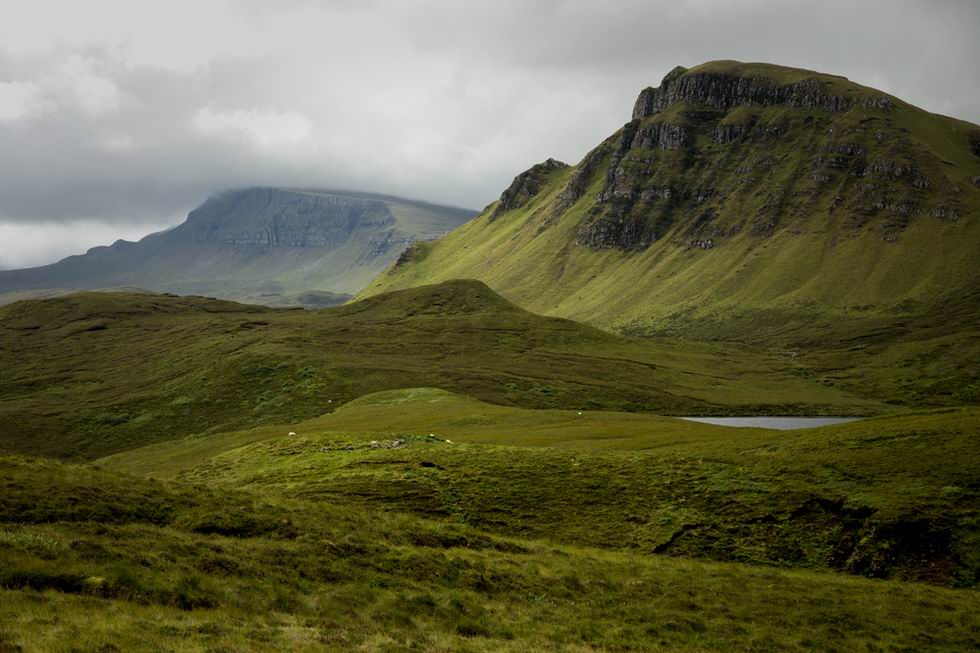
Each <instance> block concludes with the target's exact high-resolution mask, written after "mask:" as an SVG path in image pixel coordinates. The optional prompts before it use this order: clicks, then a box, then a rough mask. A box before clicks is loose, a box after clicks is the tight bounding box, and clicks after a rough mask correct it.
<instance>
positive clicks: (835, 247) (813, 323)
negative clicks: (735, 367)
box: [360, 61, 980, 402]
mask: <svg viewBox="0 0 980 653" xmlns="http://www.w3.org/2000/svg"><path fill="white" fill-rule="evenodd" d="M978 260H980V127H978V126H977V125H974V124H971V123H967V122H963V121H960V120H955V119H952V118H947V117H944V116H939V115H935V114H931V113H928V112H926V111H923V110H921V109H918V108H916V107H913V106H911V105H909V104H907V103H905V102H902V101H901V100H899V99H897V98H894V97H891V96H889V95H887V94H884V93H881V92H879V91H876V90H874V89H870V88H867V87H863V86H860V85H858V84H855V83H853V82H851V81H849V80H847V79H845V78H843V77H837V76H832V75H825V74H820V73H816V72H812V71H806V70H797V69H792V68H783V67H779V66H772V65H765V64H743V63H738V62H733V61H717V62H711V63H707V64H703V65H701V66H697V67H695V68H691V69H684V68H676V69H675V70H673V71H671V73H670V74H668V75H667V76H666V77H665V78H664V80H663V82H662V83H661V85H660V86H659V87H657V88H647V89H644V90H643V91H642V92H641V93H640V96H639V98H638V99H637V101H636V105H635V107H634V110H633V116H632V119H631V120H630V121H629V122H628V123H626V124H625V125H624V126H623V128H622V129H620V130H618V131H617V132H616V133H615V134H613V135H612V136H610V137H609V138H608V139H606V140H605V141H603V142H602V143H601V144H599V146H598V147H596V148H595V149H593V150H592V151H591V152H589V153H588V154H587V155H586V156H585V158H584V159H583V160H582V161H581V162H579V163H578V165H575V166H568V165H565V164H562V163H560V162H557V161H554V160H550V159H549V160H548V161H546V162H545V163H542V164H538V165H536V166H534V167H532V168H531V169H530V170H528V171H526V172H524V173H522V174H520V175H518V176H517V177H516V178H515V179H514V182H513V184H512V185H511V186H510V187H509V188H508V189H506V190H505V191H504V192H503V194H502V195H501V197H500V199H499V200H498V201H497V202H495V203H493V204H491V205H490V206H488V207H487V208H486V209H485V210H484V211H483V213H482V214H481V215H480V216H479V217H477V218H476V219H474V220H472V221H471V222H469V223H467V224H465V225H463V226H462V227H460V228H459V229H457V230H455V231H454V232H452V233H451V234H449V235H448V236H446V237H444V238H442V239H439V240H438V241H435V242H427V243H417V244H416V245H414V246H413V247H412V248H411V249H410V250H409V251H408V252H406V254H405V255H404V256H403V257H401V259H400V260H399V261H398V263H397V264H396V265H395V266H393V267H392V269H390V270H389V271H388V272H387V273H385V274H383V275H381V276H379V277H378V278H377V279H375V281H374V282H372V283H371V285H370V286H368V287H367V289H365V290H364V291H363V292H362V293H361V295H360V296H361V297H366V296H370V295H372V294H374V293H377V292H382V291H385V290H390V289H395V288H405V287H409V286H413V285H417V284H425V283H432V282H435V281H440V280H443V279H449V278H475V279H480V280H482V281H484V282H485V283H487V284H488V285H489V286H491V287H492V288H493V289H494V290H496V291H498V292H500V293H501V294H502V295H503V296H505V297H507V298H508V299H510V300H512V301H514V302H516V303H518V304H520V305H521V306H524V307H527V308H529V309H530V310H534V311H536V312H539V313H542V314H547V315H560V316H564V317H570V318H572V319H577V320H582V321H585V322H588V323H591V324H595V325H597V326H601V327H604V328H609V329H612V330H616V331H619V332H624V333H634V334H642V335H671V336H678V337H684V338H696V339H723V340H729V341H741V342H748V343H752V344H756V345H762V346H766V347H770V348H774V349H779V350H782V351H784V352H786V354H787V355H789V356H794V357H797V358H798V360H799V361H800V362H802V363H804V364H805V365H807V366H808V367H810V368H812V369H814V370H817V371H818V373H821V374H823V373H826V372H828V371H832V370H834V369H841V368H845V367H849V366H853V365H856V364H866V365H868V366H869V367H875V366H878V365H887V366H889V367H891V368H892V369H893V370H898V369H900V368H902V367H903V366H905V367H908V368H909V369H914V370H915V372H914V374H909V375H908V376H906V377H903V378H901V379H897V378H896V379H892V380H886V379H884V378H883V375H878V374H876V373H872V374H871V376H872V377H874V378H872V379H870V380H871V383H872V385H876V386H880V387H877V390H876V391H879V392H881V393H883V394H888V395H890V396H891V397H892V398H895V399H901V400H903V401H911V402H915V401H918V400H919V399H920V398H922V397H935V396H938V395H943V394H949V393H953V394H956V393H957V392H960V391H961V390H962V389H963V388H971V387H972V388H973V389H971V390H967V391H963V392H961V393H960V394H961V396H960V399H955V398H954V401H962V398H963V397H967V398H969V399H970V400H975V399H977V398H980V393H978V391H977V389H978V388H980V385H977V381H978V379H980V368H978V366H977V365H976V364H975V363H974V362H970V363H967V362H966V361H977V360H980V340H978V336H977V333H976V329H975V327H976V324H977V321H978V318H980V276H978V275H977V274H976V270H977V261H978ZM831 351H833V352H836V353H833V354H827V352H831ZM815 352H819V353H815ZM869 354H874V355H873V356H870V355H869ZM910 366H911V367H910ZM930 366H931V367H930ZM926 368H929V369H926ZM899 375H900V374H899ZM866 383H867V380H866V379H865V380H857V381H856V382H855V384H854V385H855V387H860V386H862V385H866ZM971 384H972V385H971ZM955 388H959V389H960V390H955ZM964 393H965V394H964Z"/></svg>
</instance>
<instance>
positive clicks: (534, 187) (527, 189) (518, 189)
mask: <svg viewBox="0 0 980 653" xmlns="http://www.w3.org/2000/svg"><path fill="white" fill-rule="evenodd" d="M567 167H568V164H567V163H562V162H561V161H556V160H555V159H548V160H546V161H543V162H542V163H538V164H535V165H533V166H531V167H530V168H529V169H527V170H525V171H524V172H522V173H521V174H519V175H517V176H516V177H514V181H513V182H511V184H510V186H508V187H507V189H506V190H505V191H504V192H503V193H501V194H500V200H499V202H498V203H497V206H496V208H494V210H493V212H492V213H491V214H490V219H491V220H495V219H496V218H497V217H498V216H500V215H501V214H502V213H506V212H507V211H512V210H514V209H519V208H521V207H522V206H524V205H525V204H527V203H528V202H529V201H531V199H532V198H533V197H534V196H536V195H537V194H538V193H539V192H541V189H542V188H543V186H544V184H545V183H546V182H547V180H548V178H549V176H550V175H551V173H553V172H555V171H556V170H563V169H565V168H567Z"/></svg>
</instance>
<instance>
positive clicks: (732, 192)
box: [554, 62, 976, 251]
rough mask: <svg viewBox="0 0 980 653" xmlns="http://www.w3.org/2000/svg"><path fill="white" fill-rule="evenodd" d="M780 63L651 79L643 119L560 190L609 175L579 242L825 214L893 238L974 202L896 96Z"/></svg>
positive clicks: (715, 241) (580, 188) (689, 242)
mask: <svg viewBox="0 0 980 653" xmlns="http://www.w3.org/2000/svg"><path fill="white" fill-rule="evenodd" d="M719 64H721V65H719ZM760 68H761V70H760ZM768 68H769V69H773V67H768ZM787 71H788V72H787ZM774 72H775V74H773V73H771V72H769V71H768V70H766V69H764V68H762V67H760V66H753V65H742V64H736V63H735V62H716V63H715V64H707V65H705V66H700V67H698V68H695V69H692V70H687V69H685V68H680V67H678V68H675V69H674V70H672V71H671V72H670V73H669V74H668V75H667V76H666V77H665V78H664V80H663V82H662V83H661V85H660V86H659V87H657V88H647V89H644V90H643V91H642V92H641V93H640V95H639V97H638V98H637V100H636V103H635V105H634V108H633V118H632V120H631V121H630V122H628V123H627V124H626V125H625V126H624V127H623V128H622V129H621V130H619V132H617V133H616V134H615V135H614V136H612V137H611V138H609V139H607V140H606V141H605V142H604V143H602V144H601V145H600V146H599V147H597V148H596V149H594V150H593V151H592V152H590V153H589V154H588V155H587V156H586V157H585V158H584V159H583V161H582V162H581V163H580V164H579V165H578V166H577V168H576V170H575V172H574V173H573V175H572V176H571V178H570V180H569V181H568V183H567V184H566V186H565V187H564V188H563V189H562V191H561V192H560V193H559V194H558V200H557V201H556V202H555V204H554V211H555V213H556V215H558V216H560V215H561V214H563V213H564V212H565V211H567V210H568V209H569V208H570V207H571V206H572V205H574V204H575V203H576V202H578V201H579V200H580V199H581V198H582V197H583V195H584V194H585V190H586V189H587V188H588V187H589V186H590V184H591V183H593V181H594V180H595V175H596V174H603V176H604V179H603V180H602V187H601V190H600V191H599V193H598V195H597V196H596V197H595V204H594V206H592V207H591V208H590V210H589V217H588V218H587V219H586V220H585V221H584V222H583V223H582V225H581V226H580V228H579V230H578V234H577V239H576V242H577V243H578V244H580V245H584V246H586V247H589V248H591V249H597V250H599V249H621V250H627V251H633V250H643V249H646V248H648V247H649V246H650V245H651V244H652V243H654V242H656V241H657V240H659V239H661V238H663V237H665V236H666V235H667V234H668V232H672V233H674V234H677V235H678V237H679V238H680V241H681V242H682V243H683V244H684V245H685V246H686V247H688V248H692V249H710V248H713V247H715V246H718V245H721V244H723V243H724V242H725V240H726V238H728V237H730V236H732V235H734V234H737V233H740V232H741V231H743V230H747V231H749V232H751V233H752V234H754V235H757V236H760V237H768V236H771V235H772V234H773V233H775V232H776V231H777V230H780V229H784V228H789V229H800V228H803V225H802V223H803V222H805V221H807V220H812V219H814V218H815V217H816V216H820V215H823V216H826V217H827V218H828V219H831V220H833V221H834V222H836V223H839V224H840V225H841V226H842V228H844V229H845V230H846V229H848V228H851V229H857V228H864V227H866V226H867V225H869V224H871V225H873V226H875V228H877V229H878V230H879V231H880V235H881V238H882V239H884V240H886V241H893V240H896V239H897V238H899V237H900V235H901V233H902V231H903V230H904V229H905V228H906V227H907V226H908V225H909V224H910V221H912V220H914V219H918V218H920V217H924V216H929V217H933V218H938V219H943V220H957V219H959V217H960V216H961V215H962V214H963V202H962V188H961V187H960V186H959V184H958V183H957V182H955V181H954V180H953V179H951V178H950V176H949V174H948V167H947V166H946V164H947V163H948V162H945V163H944V161H943V160H942V159H940V158H939V157H937V156H936V155H935V154H934V153H931V152H929V151H927V150H925V149H923V148H921V147H920V146H919V144H918V143H917V142H916V140H915V139H914V138H912V137H910V135H909V132H908V130H907V129H904V128H902V127H900V126H899V125H898V124H897V122H896V120H895V119H894V118H893V115H892V114H893V113H894V112H895V110H896V106H897V104H896V102H897V101H895V100H893V99H892V98H890V97H888V96H886V95H884V94H881V93H878V92H876V91H872V90H871V89H865V88H863V87H859V86H857V85H854V84H852V83H850V82H848V81H847V80H846V79H845V78H842V77H834V76H828V75H819V74H817V73H809V72H808V71H797V70H794V69H775V71H774ZM963 145H964V147H970V148H973V149H975V148H976V144H975V143H963Z"/></svg>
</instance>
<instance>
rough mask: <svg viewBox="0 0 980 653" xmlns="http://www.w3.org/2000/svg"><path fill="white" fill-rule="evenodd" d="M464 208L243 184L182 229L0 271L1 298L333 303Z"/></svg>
mask: <svg viewBox="0 0 980 653" xmlns="http://www.w3.org/2000/svg"><path fill="white" fill-rule="evenodd" d="M473 215H474V213H473V212H471V211H465V210H462V209H454V208H451V207H444V206H436V205H432V204H427V203H424V202H415V201H412V200H403V199H400V198H395V197H387V196H381V195H370V194H363V193H362V194H358V193H353V192H332V191H316V190H295V189H282V188H247V189H242V190H235V191H229V192H225V193H222V194H220V195H216V196H214V197H211V198H210V199H208V200H207V201H206V202H205V203H204V204H202V205H201V206H200V207H198V208H197V209H195V210H194V211H192V212H191V213H190V214H189V215H188V218H187V221H186V222H184V223H183V224H181V225H179V226H177V227H175V228H173V229H170V230H168V231H166V232H161V233H158V234H152V235H150V236H147V237H146V238H144V239H143V240H141V241H140V242H137V243H131V242H126V241H118V242H116V243H114V244H113V245H112V246H110V247H96V248H93V249H92V250H90V251H89V252H88V253H87V254H84V255H81V256H72V257H69V258H67V259H65V260H63V261H60V262H58V263H55V264H53V265H48V266H44V267H41V268H34V269H29V270H10V271H3V272H0V303H2V301H3V297H2V295H3V293H5V292H8V291H20V290H31V289H44V288H51V289H68V288H107V287H113V286H139V287H141V288H146V289H150V290H161V291H166V292H176V293H192V294H204V295H212V296H217V297H227V298H231V299H239V300H246V301H255V302H258V303H266V304H282V303H302V304H307V305H314V306H316V305H322V303H323V302H324V301H325V300H324V298H327V299H328V300H330V301H334V300H338V301H339V300H342V299H343V298H344V297H346V296H348V295H349V294H351V293H353V292H356V291H357V290H359V289H360V288H362V287H363V286H364V285H365V284H367V282H368V281H370V280H371V278H372V277H374V276H375V275H377V274H378V273H380V272H381V271H382V270H384V269H385V268H386V267H387V266H388V265H390V264H391V263H392V262H394V260H395V259H396V258H397V257H398V255H399V253H400V252H401V251H402V250H403V249H404V248H405V247H406V246H407V245H409V244H410V243H413V242H415V241H417V240H430V239H433V238H436V237H438V236H440V235H442V234H444V233H445V232H447V231H450V230H451V229H454V228H455V227H457V226H459V225H460V224H462V223H463V222H465V221H466V220H468V219H469V218H470V217H472V216H473Z"/></svg>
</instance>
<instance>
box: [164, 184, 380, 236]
mask: <svg viewBox="0 0 980 653" xmlns="http://www.w3.org/2000/svg"><path fill="white" fill-rule="evenodd" d="M394 224H395V217H394V215H392V213H391V211H390V210H389V208H388V206H387V204H385V202H383V201H381V200H375V199H364V198H358V197H346V196H342V195H320V194H312V193H304V192H299V191H289V190H283V189H278V188H252V189H248V190H243V191H235V192H231V193H225V194H222V195H219V196H216V197H212V198H210V199H209V200H207V201H206V202H205V203H204V204H203V205H201V206H200V207H199V208H197V209H195V210H194V211H192V212H191V213H190V214H189V215H188V218H187V223H186V225H184V226H183V227H182V228H183V229H184V230H185V231H186V232H187V234H188V235H189V237H190V238H191V239H192V240H194V241H195V242H212V243H223V244H228V245H245V246H255V247H263V248H274V247H337V246H339V245H342V244H343V243H344V242H346V241H347V240H348V239H349V238H350V237H351V235H352V234H353V233H354V232H355V231H357V230H360V229H372V230H379V231H380V235H381V237H380V238H379V239H378V240H379V245H385V244H386V243H387V244H388V245H393V244H395V243H394V242H393V241H394V240H395V238H394V236H393V233H392V232H391V230H387V229H385V228H386V227H391V226H393V225H394Z"/></svg>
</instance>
